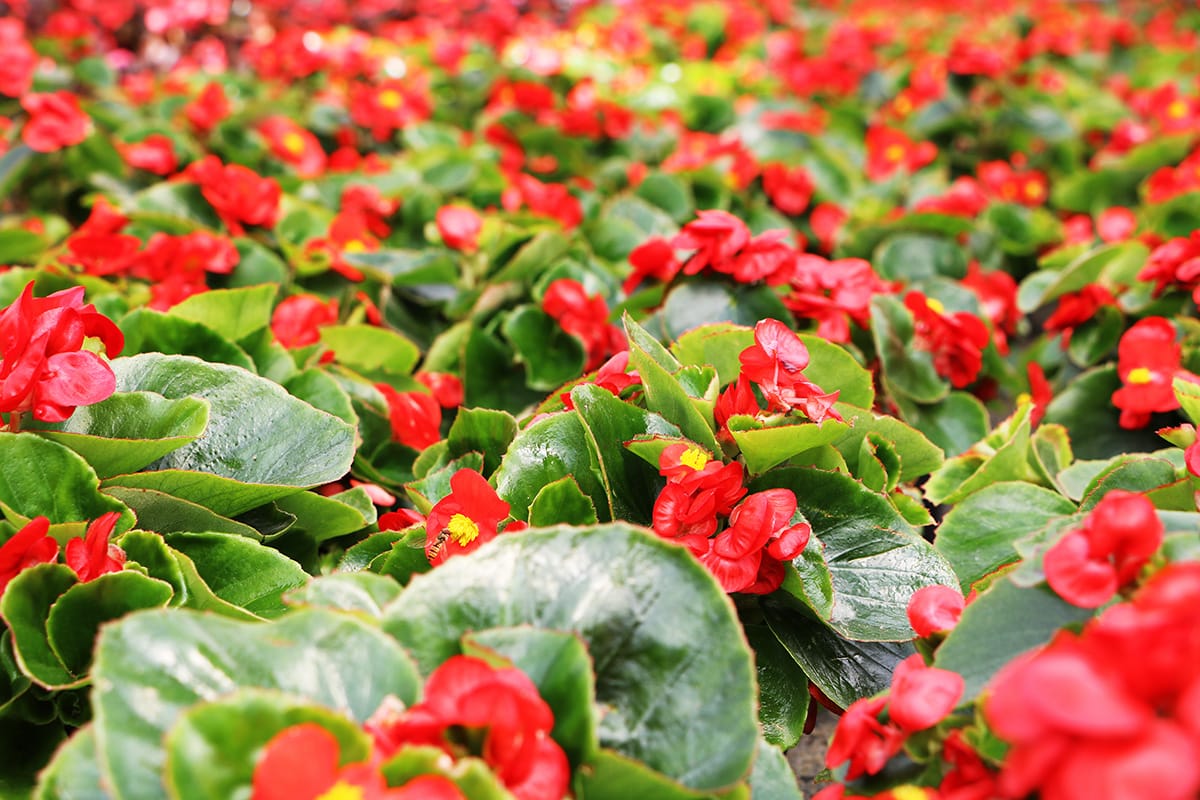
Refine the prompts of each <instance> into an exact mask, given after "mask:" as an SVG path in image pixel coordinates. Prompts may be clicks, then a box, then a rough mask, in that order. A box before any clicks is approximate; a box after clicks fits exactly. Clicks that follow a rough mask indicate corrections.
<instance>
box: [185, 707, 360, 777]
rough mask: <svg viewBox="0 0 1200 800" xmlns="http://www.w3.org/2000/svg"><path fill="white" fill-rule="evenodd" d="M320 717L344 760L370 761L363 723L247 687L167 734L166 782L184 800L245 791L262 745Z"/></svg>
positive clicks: (190, 712)
mask: <svg viewBox="0 0 1200 800" xmlns="http://www.w3.org/2000/svg"><path fill="white" fill-rule="evenodd" d="M303 723H315V724H317V725H320V726H321V727H322V728H324V729H325V730H326V731H328V732H329V733H330V734H332V735H333V736H334V738H335V739H336V740H337V742H338V745H339V756H340V759H339V762H340V763H342V764H346V763H352V762H358V761H365V760H366V759H367V756H368V754H369V752H370V743H369V739H368V737H367V734H365V733H364V732H363V731H362V729H361V728H360V727H359V726H358V724H357V723H355V722H353V721H351V720H349V719H347V718H346V717H345V716H343V715H342V714H339V713H337V712H335V711H332V710H330V709H326V708H321V707H320V706H318V705H315V704H313V703H311V702H307V701H305V700H304V699H302V698H298V697H296V696H294V695H288V694H284V693H282V692H273V691H265V690H262V689H243V690H241V691H238V692H236V693H235V694H233V695H231V696H229V697H223V698H221V699H219V700H216V701H213V702H209V703H198V704H196V705H194V706H192V707H191V708H189V709H187V710H186V711H184V712H183V713H182V714H181V715H180V717H179V720H178V721H177V722H176V723H175V724H174V725H173V726H171V729H170V731H169V732H168V733H167V738H166V743H165V744H166V752H167V768H166V776H165V777H166V783H167V786H168V787H169V790H168V791H169V792H170V794H171V796H172V797H176V798H179V800H212V798H216V797H239V796H241V795H243V794H245V793H246V792H248V791H250V787H251V783H252V780H253V778H254V767H255V764H256V762H257V760H258V757H259V755H260V753H261V751H262V748H263V747H264V746H265V745H266V744H267V742H269V741H270V740H271V739H272V738H273V737H274V736H275V735H276V734H278V733H280V732H281V731H283V730H285V729H287V728H290V727H292V726H293V725H300V724H303Z"/></svg>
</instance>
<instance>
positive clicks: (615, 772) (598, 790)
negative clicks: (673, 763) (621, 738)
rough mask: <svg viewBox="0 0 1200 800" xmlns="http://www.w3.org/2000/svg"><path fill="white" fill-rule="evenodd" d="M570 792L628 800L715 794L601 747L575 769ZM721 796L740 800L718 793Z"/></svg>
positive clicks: (593, 799) (689, 799)
mask: <svg viewBox="0 0 1200 800" xmlns="http://www.w3.org/2000/svg"><path fill="white" fill-rule="evenodd" d="M573 793H574V795H575V796H576V797H578V798H581V799H583V798H586V800H628V799H629V798H632V797H647V798H649V797H653V798H654V800H715V795H713V794H709V793H704V792H697V791H694V790H692V789H689V788H687V787H686V786H682V785H680V784H679V783H678V782H676V781H673V780H671V779H670V778H668V777H667V776H666V775H663V774H662V773H660V772H656V771H655V770H653V769H651V768H650V767H648V766H646V765H645V764H643V763H640V762H639V761H637V760H635V759H632V758H629V757H627V756H625V755H623V754H621V753H617V752H613V751H612V750H608V749H601V750H600V751H599V752H597V753H596V755H595V756H594V757H593V758H592V760H591V761H590V762H589V763H588V764H586V765H585V766H584V767H583V768H582V769H580V770H578V771H577V772H576V773H575V783H574V789H573ZM721 797H722V800H743V797H741V796H738V795H733V796H732V798H730V797H728V796H726V795H724V794H722V795H721Z"/></svg>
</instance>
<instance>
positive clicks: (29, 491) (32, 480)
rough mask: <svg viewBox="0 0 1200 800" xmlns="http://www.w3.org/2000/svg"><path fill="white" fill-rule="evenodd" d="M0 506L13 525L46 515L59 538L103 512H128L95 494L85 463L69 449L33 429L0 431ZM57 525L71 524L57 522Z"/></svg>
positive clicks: (95, 481)
mask: <svg viewBox="0 0 1200 800" xmlns="http://www.w3.org/2000/svg"><path fill="white" fill-rule="evenodd" d="M0 505H2V506H3V507H4V509H5V510H6V514H7V512H8V511H11V512H12V513H13V514H14V515H16V519H13V518H12V516H11V515H10V520H11V521H12V522H14V523H16V522H19V521H22V520H29V519H32V518H33V517H38V516H42V517H48V518H49V520H50V522H51V523H52V524H54V525H55V527H54V528H53V531H54V532H55V533H61V535H62V541H66V539H67V538H69V537H71V536H78V535H81V534H82V533H83V531H84V528H85V527H87V523H88V522H90V521H92V520H94V519H96V518H97V517H100V516H101V515H103V514H105V513H106V512H109V511H120V512H123V514H124V516H125V519H124V520H122V523H121V528H128V527H129V523H130V522H132V520H131V519H130V516H131V515H130V514H129V510H128V509H127V508H125V506H124V504H122V503H121V502H120V501H119V500H116V499H115V498H112V497H108V496H107V495H104V494H102V493H101V492H100V481H99V480H98V479H97V478H96V473H95V472H94V471H93V470H92V468H91V466H90V465H89V464H88V463H87V462H86V461H84V460H83V459H82V458H80V457H79V455H78V454H76V453H75V452H74V451H72V450H70V449H68V448H66V447H63V446H62V445H61V444H58V443H57V442H51V441H49V440H47V439H43V438H42V437H41V436H38V435H36V434H33V433H4V432H0ZM59 523H73V524H69V525H66V524H63V525H60V524H59Z"/></svg>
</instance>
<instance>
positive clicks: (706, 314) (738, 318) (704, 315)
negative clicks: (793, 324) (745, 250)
mask: <svg viewBox="0 0 1200 800" xmlns="http://www.w3.org/2000/svg"><path fill="white" fill-rule="evenodd" d="M790 313H791V312H789V311H788V310H787V307H786V306H784V305H783V302H782V301H781V300H780V299H779V297H778V295H776V294H775V292H774V291H773V290H772V289H770V288H769V287H767V286H745V285H740V284H738V285H732V286H731V285H729V284H727V283H725V282H724V281H717V280H708V279H696V280H692V281H689V282H687V283H682V284H680V285H678V286H676V287H675V288H673V289H671V291H670V292H669V293H668V294H667V299H666V303H665V305H664V306H663V312H662V316H663V323H664V325H665V326H666V331H667V334H668V335H669V336H670V337H671V338H672V339H678V338H679V337H680V336H682V335H683V334H684V332H686V331H689V330H691V329H692V328H695V327H698V326H700V325H706V324H710V323H713V322H734V323H737V324H738V325H746V326H751V327H752V326H753V325H754V324H755V323H757V322H758V321H759V320H761V319H788V318H789V316H790Z"/></svg>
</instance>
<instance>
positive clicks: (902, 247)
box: [871, 233, 967, 284]
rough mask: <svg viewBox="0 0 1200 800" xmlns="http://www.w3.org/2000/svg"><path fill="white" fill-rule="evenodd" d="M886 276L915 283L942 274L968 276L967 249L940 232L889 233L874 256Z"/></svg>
mask: <svg viewBox="0 0 1200 800" xmlns="http://www.w3.org/2000/svg"><path fill="white" fill-rule="evenodd" d="M871 263H872V264H874V265H875V270H876V271H877V272H878V273H879V276H880V277H881V278H883V279H885V280H892V281H904V283H906V284H910V283H915V282H917V281H920V280H923V279H925V278H932V277H934V276H938V275H942V276H945V277H947V278H955V279H958V278H965V277H966V276H967V251H966V249H965V248H964V247H963V246H962V245H960V244H958V243H957V242H955V241H953V240H951V239H946V238H943V237H940V236H928V235H923V234H918V233H901V234H897V235H895V236H891V237H889V238H888V239H887V240H885V241H884V243H883V244H882V245H880V247H879V249H878V250H876V251H875V257H874V258H873V259H872V260H871Z"/></svg>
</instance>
